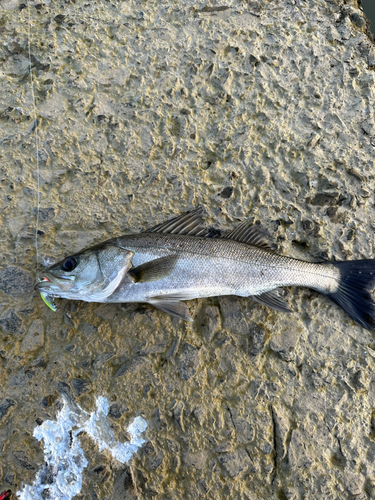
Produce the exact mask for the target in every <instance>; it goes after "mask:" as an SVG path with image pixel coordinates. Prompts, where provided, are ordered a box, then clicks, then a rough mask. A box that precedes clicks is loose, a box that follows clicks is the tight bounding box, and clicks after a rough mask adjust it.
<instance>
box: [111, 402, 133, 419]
mask: <svg viewBox="0 0 375 500" xmlns="http://www.w3.org/2000/svg"><path fill="white" fill-rule="evenodd" d="M127 411H129V408H128V407H127V406H126V404H125V403H113V404H112V405H111V406H110V407H109V412H108V415H109V416H110V417H111V418H113V420H118V419H119V418H121V417H122V415H123V414H124V413H125V412H127Z"/></svg>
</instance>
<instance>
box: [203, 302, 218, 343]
mask: <svg viewBox="0 0 375 500" xmlns="http://www.w3.org/2000/svg"><path fill="white" fill-rule="evenodd" d="M220 327H221V319H220V312H219V309H218V308H217V307H216V306H207V307H206V309H205V310H204V313H203V317H202V319H201V321H200V328H201V332H202V336H203V338H204V339H205V340H206V341H207V342H211V341H212V339H213V338H214V336H215V334H216V333H217V332H218V331H219V330H220Z"/></svg>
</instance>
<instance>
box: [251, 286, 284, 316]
mask: <svg viewBox="0 0 375 500" xmlns="http://www.w3.org/2000/svg"><path fill="white" fill-rule="evenodd" d="M281 290H282V289H281V288H275V289H274V290H270V291H269V292H265V293H262V294H260V295H251V296H250V298H251V299H253V300H255V302H258V303H259V304H262V305H263V306H267V307H271V308H272V309H276V311H281V312H288V313H290V312H293V310H292V309H291V308H290V307H289V304H288V303H287V302H285V300H284V299H283V298H282V297H280V295H279V292H280V291H281Z"/></svg>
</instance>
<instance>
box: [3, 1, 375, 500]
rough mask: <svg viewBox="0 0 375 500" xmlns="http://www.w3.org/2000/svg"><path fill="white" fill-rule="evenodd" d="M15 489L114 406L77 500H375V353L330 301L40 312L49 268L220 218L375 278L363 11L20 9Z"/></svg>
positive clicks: (12, 332) (9, 330) (244, 5)
mask: <svg viewBox="0 0 375 500" xmlns="http://www.w3.org/2000/svg"><path fill="white" fill-rule="evenodd" d="M0 9H1V10H0V33H1V40H2V43H1V46H0V61H1V65H0V71H1V78H0V89H1V94H0V156H1V165H0V193H1V197H0V217H1V228H2V238H1V243H0V245H1V246H0V252H1V255H0V259H1V261H0V264H1V270H0V300H1V302H0V370H1V376H0V384H1V397H0V492H1V491H3V490H6V489H12V491H13V492H16V491H18V490H19V489H20V488H21V486H22V484H23V482H24V483H28V484H31V483H32V481H33V480H34V478H35V476H36V473H37V471H38V470H39V469H40V467H41V466H42V464H43V461H44V457H43V451H42V444H41V443H40V442H39V441H37V440H36V439H35V438H34V437H33V431H34V428H35V427H36V426H37V425H40V424H41V423H42V421H45V420H48V419H50V420H55V419H56V414H57V411H58V409H59V408H61V404H62V403H61V397H62V393H65V394H67V393H68V394H69V397H70V398H71V399H72V400H73V399H74V400H76V402H77V403H78V404H79V405H80V406H81V407H82V408H84V409H85V410H86V411H87V412H91V411H93V410H94V407H95V400H96V397H97V396H98V395H104V396H105V397H107V398H108V400H109V401H110V405H111V406H110V412H109V417H110V419H111V422H112V426H113V430H114V434H115V436H116V439H117V440H121V441H124V440H126V435H125V430H126V427H127V425H128V423H129V421H131V420H132V419H133V418H134V417H135V416H137V415H141V416H142V417H143V418H144V419H145V420H146V421H147V422H148V430H147V439H148V443H147V444H146V445H145V446H144V447H143V448H142V450H141V451H140V452H139V453H138V455H137V457H136V458H135V459H133V460H132V462H131V463H129V464H128V465H126V466H123V465H121V464H119V463H118V462H116V460H115V459H113V458H112V457H111V456H110V455H108V454H106V453H105V452H103V453H100V452H99V450H98V448H97V447H96V446H94V445H93V443H92V441H90V440H89V438H88V437H87V436H86V435H85V434H84V433H83V434H82V435H81V436H80V441H81V444H82V446H83V448H84V450H85V456H86V458H87V460H88V462H89V464H88V466H87V468H86V469H85V473H84V476H83V487H82V490H81V493H80V494H79V495H78V496H77V497H76V498H77V499H82V500H83V499H85V500H86V499H87V500H88V499H100V500H102V499H103V500H109V499H111V500H112V499H113V500H116V499H129V500H130V499H132V500H133V499H135V498H150V499H151V498H152V499H168V500H169V499H170V500H172V499H199V498H202V499H203V498H210V499H224V498H225V499H227V498H235V499H237V498H238V499H249V500H258V499H278V500H297V499H306V500H307V499H322V498H324V499H335V500H336V499H340V500H341V499H354V498H355V499H361V500H362V499H363V500H364V499H370V498H375V465H374V464H375V376H374V369H375V360H374V358H375V342H374V335H373V333H371V332H369V331H366V330H364V329H363V328H361V327H360V326H358V325H357V324H355V323H354V322H353V321H352V320H351V319H350V318H349V317H348V316H347V315H346V314H345V313H344V312H343V311H342V310H340V309H339V308H338V307H337V306H336V305H335V304H333V303H332V302H330V301H329V300H328V299H326V298H325V297H323V296H321V295H318V294H317V293H315V292H311V291H309V290H306V289H288V290H287V300H288V302H289V303H290V304H291V306H292V307H293V309H294V310H295V313H294V314H292V315H288V316H286V315H283V314H282V313H279V312H276V311H273V310H270V309H267V308H265V307H262V306H260V305H257V304H256V303H254V302H252V301H250V300H248V299H240V298H234V297H221V298H212V299H207V300H200V301H190V302H189V303H188V305H189V308H190V311H191V313H192V314H193V316H194V322H193V323H192V324H186V323H184V322H182V321H179V320H177V319H173V318H171V317H169V316H167V315H166V314H164V313H162V312H159V311H156V310H155V309H153V308H152V307H146V306H143V305H139V306H138V305H132V306H129V305H98V304H87V303H79V302H68V301H63V300H61V301H56V302H57V305H58V311H57V312H56V313H53V312H52V311H50V310H49V309H47V307H46V306H45V305H44V304H43V302H42V301H41V299H40V297H39V296H37V295H36V294H35V293H34V292H33V286H34V283H35V282H36V277H37V272H36V252H35V228H36V210H37V165H36V149H35V130H36V131H37V134H38V139H39V153H38V159H39V168H40V212H39V227H38V242H37V245H38V248H39V268H40V269H42V268H43V265H48V264H51V263H53V262H55V261H57V260H60V259H61V258H62V257H64V256H65V255H68V254H70V253H72V252H74V251H78V250H80V249H81V248H83V247H85V246H87V245H89V244H92V243H94V242H99V241H101V240H104V239H106V238H109V237H112V236H116V235H121V234H123V233H125V232H138V231H140V230H142V229H145V228H147V227H151V226H152V225H155V224H157V223H159V222H162V221H163V220H166V219H168V218H170V217H171V216H172V215H175V214H179V213H182V212H184V211H185V210H187V209H191V208H192V207H194V206H197V205H198V204H204V205H205V206H206V208H207V210H208V213H209V214H210V219H209V221H208V222H209V223H210V224H214V225H215V226H216V227H220V228H233V227H235V225H236V224H238V222H239V221H241V220H243V219H244V218H250V219H251V220H253V221H255V222H260V223H261V224H262V226H264V227H265V228H267V229H268V230H269V232H270V233H271V234H272V237H273V239H274V241H275V242H276V243H277V244H278V248H279V252H281V253H284V254H286V255H290V256H293V257H296V258H301V259H305V260H311V261H317V260H322V259H323V260H325V259H337V260H344V259H356V258H358V259H360V258H371V257H374V250H375V249H374V229H375V211H374V203H375V200H374V188H375V171H374V148H375V118H374V98H375V86H374V82H375V50H374V43H373V41H372V39H371V35H370V33H369V31H368V25H367V21H366V19H365V17H364V15H363V12H362V11H361V9H360V8H359V7H358V5H357V3H356V2H355V1H349V0H347V1H345V2H344V1H342V0H313V1H309V2H304V1H301V0H279V1H278V2H274V1H270V0H269V1H265V0H262V1H259V2H257V1H248V2H246V1H233V2H232V1H229V0H223V1H220V2H218V3H215V2H205V1H196V2H194V1H192V0H181V1H180V2H171V3H168V2H165V3H160V2H158V1H156V0H155V1H153V0H150V1H147V2H141V1H140V0H129V1H126V2H117V1H108V2H101V1H98V2H97V1H92V2H84V1H82V0H76V1H72V2H70V1H69V0H66V1H65V2H63V1H56V2H51V1H50V0H46V1H45V2H43V3H37V2H35V1H32V2H31V3H30V18H31V23H30V42H31V62H32V67H33V71H32V74H33V78H34V92H35V105H36V116H37V119H36V120H35V117H34V110H33V96H32V91H31V86H30V74H29V58H28V8H27V4H25V3H23V2H22V0H3V1H2V3H1V5H0Z"/></svg>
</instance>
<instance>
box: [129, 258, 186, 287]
mask: <svg viewBox="0 0 375 500" xmlns="http://www.w3.org/2000/svg"><path fill="white" fill-rule="evenodd" d="M177 259H178V255H168V256H167V257H160V259H155V260H150V261H149V262H145V263H144V264H141V265H140V266H138V267H134V268H133V269H130V271H129V272H128V275H129V276H130V278H131V279H132V280H133V281H134V282H135V283H149V282H151V281H158V280H161V279H162V278H165V277H166V276H168V275H169V274H170V273H171V272H172V271H173V269H174V267H175V265H176V263H177Z"/></svg>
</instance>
